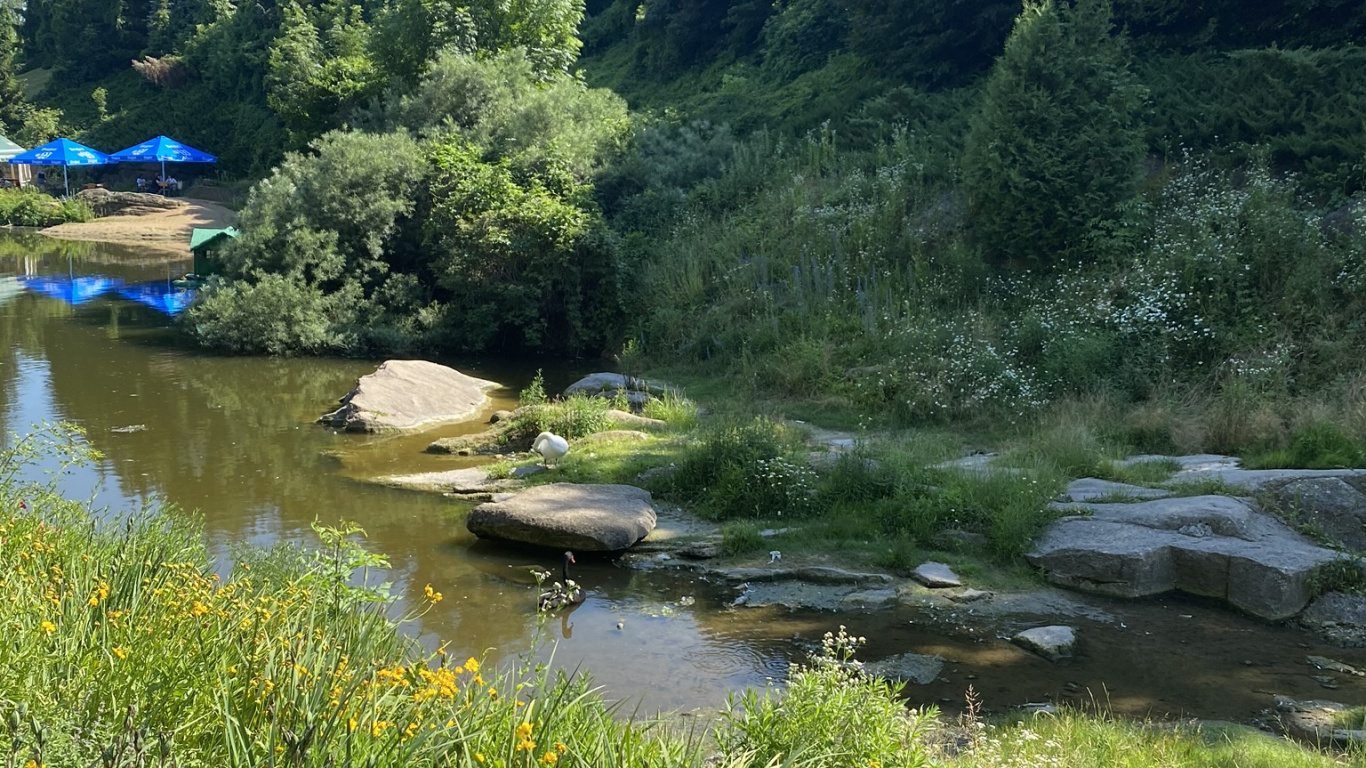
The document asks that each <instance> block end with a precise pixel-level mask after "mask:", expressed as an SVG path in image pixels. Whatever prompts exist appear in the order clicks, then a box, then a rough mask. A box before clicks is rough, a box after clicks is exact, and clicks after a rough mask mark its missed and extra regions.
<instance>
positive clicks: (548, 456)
mask: <svg viewBox="0 0 1366 768" xmlns="http://www.w3.org/2000/svg"><path fill="white" fill-rule="evenodd" d="M531 450H533V451H536V452H537V453H539V454H541V463H542V464H544V465H545V466H547V467H549V466H550V462H551V461H555V462H556V463H558V462H559V460H560V459H561V458H563V457H564V455H565V454H566V453H569V441H568V440H566V439H564V438H563V437H560V436H559V435H557V434H555V433H554V432H542V433H541V434H539V435H537V436H536V439H535V440H533V441H531Z"/></svg>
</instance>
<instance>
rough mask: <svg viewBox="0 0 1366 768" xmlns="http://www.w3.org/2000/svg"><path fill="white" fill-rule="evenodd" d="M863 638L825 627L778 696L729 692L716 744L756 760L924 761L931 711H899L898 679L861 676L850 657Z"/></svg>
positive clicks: (899, 767)
mask: <svg viewBox="0 0 1366 768" xmlns="http://www.w3.org/2000/svg"><path fill="white" fill-rule="evenodd" d="M864 642H865V641H864V639H863V638H861V637H858V638H856V637H853V636H851V635H849V634H848V633H847V632H846V631H845V629H844V627H840V628H839V632H838V633H833V632H827V633H826V634H825V638H824V640H823V641H822V647H821V651H820V652H819V653H816V654H812V657H811V661H810V662H809V664H808V665H807V666H806V667H797V666H794V667H793V669H792V676H791V679H790V680H789V681H788V684H787V690H786V692H785V693H784V694H783V695H782V696H781V697H779V696H776V695H774V694H771V693H767V694H765V693H760V692H757V691H754V690H749V691H746V692H745V693H743V694H741V695H740V696H739V697H738V699H737V698H732V700H731V704H730V710H729V711H728V712H727V713H725V714H724V715H723V717H722V720H721V724H720V726H719V727H718V729H717V733H716V741H717V744H718V746H719V747H720V748H721V751H722V752H723V753H725V754H732V755H733V754H748V755H751V756H752V758H751V759H753V761H754V764H756V765H779V764H783V765H811V766H830V767H831V768H834V766H860V767H862V766H882V767H883V768H921V767H922V766H923V767H926V768H928V766H930V765H932V764H933V762H932V761H931V760H930V757H929V754H928V752H927V750H926V749H925V737H926V736H927V735H928V729H929V728H930V727H932V725H933V722H934V719H935V717H936V715H937V712H936V711H935V710H934V708H932V707H931V708H928V709H925V710H915V709H912V710H907V709H906V705H905V704H904V703H903V702H902V700H901V695H900V694H901V688H902V686H901V685H894V684H891V683H888V682H886V681H884V680H882V679H880V678H875V677H870V676H868V675H865V674H864V673H863V671H862V669H861V667H860V666H859V665H858V664H857V663H856V662H855V661H854V651H855V650H856V649H857V648H858V647H859V646H860V645H862V644H863V643H864ZM849 713H852V714H853V716H852V717H849V716H848V714H849Z"/></svg>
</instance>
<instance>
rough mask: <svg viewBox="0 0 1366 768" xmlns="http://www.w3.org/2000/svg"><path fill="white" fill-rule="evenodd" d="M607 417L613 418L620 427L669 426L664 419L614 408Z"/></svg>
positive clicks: (649, 427)
mask: <svg viewBox="0 0 1366 768" xmlns="http://www.w3.org/2000/svg"><path fill="white" fill-rule="evenodd" d="M607 418H609V419H611V420H612V421H613V422H615V423H616V425H617V426H619V427H635V428H637V429H655V428H658V427H663V426H667V422H665V421H664V420H663V419H652V418H650V417H649V416H640V415H637V414H634V413H628V412H626V411H619V410H617V409H616V408H613V409H611V410H609V411H608V412H607Z"/></svg>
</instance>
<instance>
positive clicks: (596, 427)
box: [504, 394, 613, 442]
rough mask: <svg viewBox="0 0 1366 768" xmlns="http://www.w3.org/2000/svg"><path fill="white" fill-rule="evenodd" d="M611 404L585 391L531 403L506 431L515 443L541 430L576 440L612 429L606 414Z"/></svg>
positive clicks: (611, 423)
mask: <svg viewBox="0 0 1366 768" xmlns="http://www.w3.org/2000/svg"><path fill="white" fill-rule="evenodd" d="M611 407H612V404H611V403H609V402H608V401H606V400H604V399H602V398H600V397H589V396H587V395H583V394H574V395H570V396H569V397H566V398H564V399H563V400H555V401H553V402H544V403H541V404H539V405H529V406H526V407H524V408H521V409H520V410H519V411H518V414H517V416H516V417H515V418H514V419H513V421H512V423H511V425H510V426H509V427H508V431H507V432H506V433H504V434H506V435H507V438H508V440H509V441H514V442H521V441H529V440H531V439H532V438H533V437H535V436H536V435H538V434H540V433H541V432H554V433H555V434H557V435H559V436H561V437H563V438H565V439H567V440H574V439H575V438H579V437H584V436H587V435H591V434H593V433H594V432H602V431H603V430H607V429H611V428H612V425H613V422H612V419H611V418H610V417H609V416H608V415H607V411H609V410H611Z"/></svg>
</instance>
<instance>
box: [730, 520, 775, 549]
mask: <svg viewBox="0 0 1366 768" xmlns="http://www.w3.org/2000/svg"><path fill="white" fill-rule="evenodd" d="M767 543H768V542H766V541H765V540H764V537H763V536H762V535H760V533H759V526H757V525H755V524H754V523H752V522H750V521H748V520H732V521H730V522H729V523H726V524H725V525H723V526H721V546H722V549H723V550H724V551H725V553H726V554H727V555H730V556H732V557H735V556H737V555H752V554H754V553H755V552H762V551H763V549H764V547H765V546H766V545H767Z"/></svg>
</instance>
